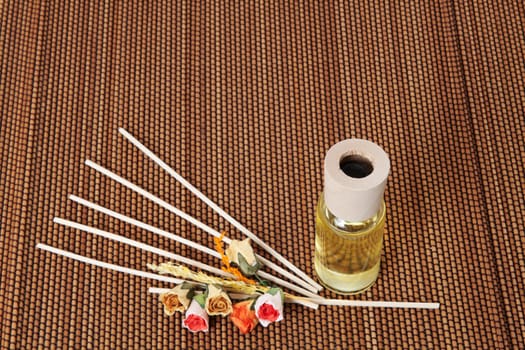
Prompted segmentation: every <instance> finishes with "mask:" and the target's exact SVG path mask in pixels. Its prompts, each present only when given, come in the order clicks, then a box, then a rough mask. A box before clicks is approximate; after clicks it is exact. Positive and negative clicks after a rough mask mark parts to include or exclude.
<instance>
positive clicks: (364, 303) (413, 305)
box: [312, 299, 439, 309]
mask: <svg viewBox="0 0 525 350" xmlns="http://www.w3.org/2000/svg"><path fill="white" fill-rule="evenodd" d="M312 301H313V302H315V303H318V304H319V305H334V306H359V307H387V308H404V309H438V308H439V303H418V302H404V301H368V300H342V299H313V300H312Z"/></svg>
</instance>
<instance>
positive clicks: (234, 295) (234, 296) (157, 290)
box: [148, 287, 319, 310]
mask: <svg viewBox="0 0 525 350" xmlns="http://www.w3.org/2000/svg"><path fill="white" fill-rule="evenodd" d="M169 291H170V289H169V288H155V287H150V288H149V289H148V293H151V294H163V293H167V292H169ZM228 296H229V297H230V298H232V299H246V298H250V297H253V295H250V294H243V293H228ZM284 302H285V303H288V304H299V305H303V306H306V307H309V308H311V309H314V310H317V309H318V308H319V304H316V303H315V302H311V301H308V300H307V299H294V298H286V297H285V298H284Z"/></svg>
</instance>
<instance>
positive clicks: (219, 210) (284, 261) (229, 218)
mask: <svg viewBox="0 0 525 350" xmlns="http://www.w3.org/2000/svg"><path fill="white" fill-rule="evenodd" d="M119 132H120V133H121V134H122V135H123V136H124V137H125V138H126V139H127V140H128V141H130V142H131V143H132V144H133V145H135V147H137V148H138V149H139V150H140V151H142V152H143V153H144V154H145V155H146V156H148V157H149V158H150V159H151V160H153V161H154V162H155V163H157V165H159V166H160V167H161V168H162V169H164V170H165V171H166V172H168V174H170V175H171V176H172V177H173V178H175V180H177V181H178V182H180V183H181V184H182V185H183V186H184V187H186V188H187V189H188V190H190V191H191V192H192V193H193V194H194V195H196V196H197V197H198V198H199V199H200V200H202V201H203V202H204V203H206V204H207V205H208V206H209V207H210V208H212V209H213V210H214V211H215V212H217V213H218V214H219V215H220V216H222V217H223V218H224V219H226V220H227V221H228V222H230V223H231V224H232V225H233V226H235V227H236V228H237V229H238V230H239V231H241V232H242V233H243V234H244V235H246V236H247V237H249V238H250V239H251V240H252V241H253V242H254V243H256V244H257V245H259V246H260V247H262V248H263V249H264V250H266V251H267V252H268V253H270V254H271V255H272V256H273V257H274V258H275V259H277V260H278V261H279V262H281V263H282V264H283V265H284V266H286V267H287V268H288V269H290V270H291V271H293V272H294V273H295V274H296V275H297V276H299V277H301V278H302V279H303V280H305V281H306V282H308V283H309V284H310V285H312V286H313V287H315V289H316V290H318V291H320V290H322V289H323V287H322V286H321V285H320V284H319V283H317V282H315V281H314V280H313V279H312V278H311V277H310V276H308V275H307V274H306V273H304V272H303V271H301V270H300V269H299V268H297V267H296V266H295V265H293V264H292V263H291V262H290V261H288V260H287V259H286V258H285V257H284V256H282V255H281V254H279V253H278V252H277V251H276V250H275V249H273V248H272V247H270V246H269V245H268V244H266V243H265V242H264V241H262V240H261V239H260V238H259V237H257V236H256V235H255V234H254V233H252V232H251V231H250V230H248V229H247V228H246V227H244V226H243V225H242V224H241V223H240V222H238V221H237V220H235V219H234V218H233V217H232V216H230V215H229V214H228V213H226V212H225V211H224V210H223V209H222V208H220V207H219V206H218V205H217V204H215V202H213V201H212V200H211V199H209V198H208V197H206V196H205V195H204V194H203V193H202V192H201V191H199V190H198V189H197V188H196V187H195V186H193V185H192V184H191V183H189V182H188V181H187V180H186V179H184V178H183V177H182V176H181V175H179V174H178V173H177V172H176V171H175V170H174V169H173V168H171V167H170V166H169V165H168V164H166V163H165V162H164V161H162V160H161V159H160V158H159V157H157V156H156V155H155V154H154V153H153V152H152V151H150V150H149V149H148V148H147V147H146V146H144V145H143V144H142V143H140V142H139V141H138V140H137V139H136V138H135V137H133V136H132V135H131V134H130V133H129V132H127V131H126V130H125V129H123V128H119Z"/></svg>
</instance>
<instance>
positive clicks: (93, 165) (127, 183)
mask: <svg viewBox="0 0 525 350" xmlns="http://www.w3.org/2000/svg"><path fill="white" fill-rule="evenodd" d="M86 165H87V166H89V167H90V168H93V169H94V170H96V171H98V172H100V173H101V174H103V175H105V176H107V177H109V178H111V179H112V180H114V181H116V182H118V183H120V184H121V185H124V186H126V187H128V188H129V189H131V190H133V191H135V192H137V193H139V194H141V195H142V196H144V197H146V198H148V199H149V200H151V201H152V202H154V203H156V204H158V205H160V206H161V207H163V208H165V209H167V210H168V211H170V212H172V213H174V214H175V215H178V216H180V217H181V218H183V219H185V220H187V221H189V222H190V223H192V224H194V225H195V226H197V227H198V228H200V229H201V230H203V231H205V232H207V233H209V234H211V235H212V236H214V237H220V236H221V234H220V233H219V232H218V231H217V230H214V229H213V228H211V227H209V226H208V225H206V224H204V223H202V222H200V221H199V220H197V219H195V218H194V217H192V216H190V215H188V214H186V213H184V212H183V211H181V210H179V209H177V208H176V207H174V206H173V205H171V204H169V203H167V202H166V201H164V200H162V199H160V198H158V197H157V196H155V195H153V194H152V193H150V192H148V191H146V190H144V189H142V188H140V187H139V186H137V185H135V184H134V183H132V182H130V181H128V180H126V179H124V178H123V177H121V176H119V175H117V174H115V173H114V172H112V171H110V170H108V169H106V168H104V167H102V166H101V165H98V164H96V163H94V162H92V161H91V160H86ZM77 198H78V197H76V196H70V199H72V200H75V201H76V199H77ZM223 242H225V243H226V244H230V243H231V239H229V238H227V237H223ZM257 258H258V259H259V261H260V262H261V263H262V264H264V265H266V266H268V267H269V268H271V269H273V270H274V271H276V272H278V273H280V274H281V275H283V276H285V277H287V278H289V279H290V280H292V281H294V282H296V283H297V284H300V285H301V286H303V287H304V288H307V289H308V290H310V291H311V292H316V291H317V290H316V289H315V288H314V287H313V286H311V285H310V284H308V283H307V282H305V281H303V280H302V279H300V278H298V277H297V276H295V275H293V274H291V273H289V272H288V271H286V270H284V269H282V268H281V267H279V266H277V265H275V264H274V263H272V262H270V261H269V260H267V259H265V258H263V257H261V256H259V255H257ZM296 291H297V290H296ZM301 294H304V293H301ZM310 296H311V295H310Z"/></svg>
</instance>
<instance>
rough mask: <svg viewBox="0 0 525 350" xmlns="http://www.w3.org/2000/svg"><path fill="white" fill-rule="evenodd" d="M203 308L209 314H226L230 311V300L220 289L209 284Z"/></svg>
mask: <svg viewBox="0 0 525 350" xmlns="http://www.w3.org/2000/svg"><path fill="white" fill-rule="evenodd" d="M204 308H205V310H206V312H207V313H208V315H210V316H215V315H221V316H227V315H229V314H230V313H231V312H232V302H231V300H230V297H229V296H228V294H226V293H225V292H224V291H223V290H222V289H220V288H218V287H216V286H214V285H212V284H210V285H209V286H208V297H207V298H206V304H205V307H204Z"/></svg>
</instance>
